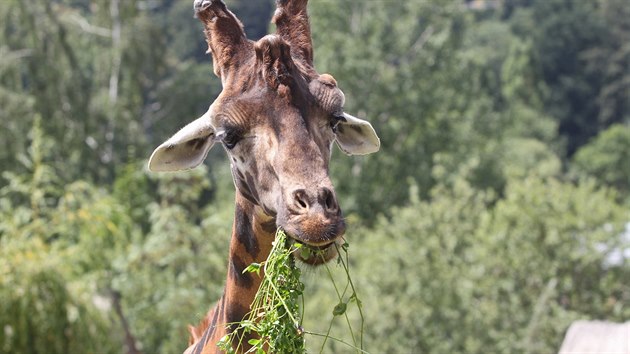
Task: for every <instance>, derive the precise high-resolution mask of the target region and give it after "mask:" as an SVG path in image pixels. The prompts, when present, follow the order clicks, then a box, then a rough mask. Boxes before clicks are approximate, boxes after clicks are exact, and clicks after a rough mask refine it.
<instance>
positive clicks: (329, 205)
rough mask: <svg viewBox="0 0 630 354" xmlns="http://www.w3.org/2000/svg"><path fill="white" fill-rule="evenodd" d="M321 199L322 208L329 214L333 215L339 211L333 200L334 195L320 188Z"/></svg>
mask: <svg viewBox="0 0 630 354" xmlns="http://www.w3.org/2000/svg"><path fill="white" fill-rule="evenodd" d="M321 193H322V199H323V202H324V207H325V208H326V211H327V212H329V213H335V212H337V210H338V209H339V208H338V206H337V200H336V199H335V194H334V193H333V192H332V191H331V190H330V189H328V188H322V191H321Z"/></svg>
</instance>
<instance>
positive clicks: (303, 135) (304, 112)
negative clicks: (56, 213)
mask: <svg viewBox="0 0 630 354" xmlns="http://www.w3.org/2000/svg"><path fill="white" fill-rule="evenodd" d="M277 3H278V9H277V10H276V13H275V15H274V19H273V21H274V22H275V23H276V25H277V28H278V30H277V33H276V34H273V35H268V36H266V37H263V38H262V39H260V40H259V41H257V42H252V41H249V40H247V39H246V37H245V33H244V31H243V27H242V25H241V23H240V22H239V20H238V19H237V18H236V17H235V16H234V15H233V14H232V13H231V12H230V11H229V10H228V9H227V8H226V6H225V4H224V3H223V2H222V1H220V0H196V1H195V3H194V6H195V11H196V15H197V17H198V18H199V19H200V20H201V21H202V22H203V24H204V27H205V34H206V38H207V42H208V47H209V50H208V51H209V52H210V53H212V57H213V66H214V72H215V74H216V75H217V76H219V77H220V78H221V81H222V85H223V91H222V92H221V94H220V95H219V96H218V97H217V98H216V100H215V101H214V102H213V103H212V104H211V105H210V108H209V109H208V111H207V112H206V113H205V114H204V115H202V116H201V117H200V118H198V119H197V120H195V121H193V122H192V123H190V124H188V125H187V126H185V127H184V128H182V129H181V130H180V131H179V132H177V133H176V134H175V135H174V136H173V137H171V138H170V139H168V140H167V141H166V142H164V143H163V144H162V145H160V146H159V147H158V148H157V149H156V150H155V151H154V152H153V155H152V156H151V159H150V161H149V169H150V170H152V171H176V170H183V169H190V168H194V167H196V166H198V165H199V164H201V163H202V162H203V161H204V159H205V157H206V155H207V153H208V151H209V150H210V149H211V148H212V147H213V146H214V145H219V144H220V145H223V147H224V149H225V151H226V152H227V154H228V156H229V158H230V162H231V168H232V176H233V179H234V184H235V186H236V189H237V193H239V194H240V195H241V196H242V197H244V199H246V200H247V201H248V202H250V203H252V204H253V205H255V206H256V210H257V211H258V213H260V214H263V215H264V217H266V218H268V219H269V220H274V221H275V224H276V226H277V227H280V228H282V229H284V230H285V231H286V233H287V234H288V235H290V236H291V237H292V238H294V239H295V240H297V241H299V242H301V243H304V244H305V245H307V246H309V247H311V248H313V249H317V250H324V252H323V253H324V257H323V258H324V259H323V260H322V259H320V258H319V257H317V258H316V257H309V258H308V259H302V260H303V261H305V262H307V263H311V264H318V263H322V262H323V261H324V260H326V261H327V260H330V259H332V258H333V257H334V256H335V255H336V251H335V248H334V247H330V246H332V245H333V244H334V243H335V242H337V241H338V240H339V239H340V237H341V236H342V235H343V234H344V232H345V223H344V219H343V215H342V211H341V208H340V206H339V203H338V200H337V197H336V194H335V190H334V187H333V185H332V182H331V180H330V177H329V174H328V171H329V168H328V167H329V162H330V156H331V149H332V148H333V145H334V144H335V143H336V144H337V146H339V148H340V149H341V150H342V151H344V152H345V153H347V154H368V153H372V152H375V151H377V150H378V149H379V146H380V142H379V139H378V137H377V136H376V133H375V131H374V129H373V128H372V126H371V125H370V123H368V122H367V121H364V120H361V119H359V118H356V117H353V116H351V115H349V114H347V113H345V112H344V109H343V107H344V100H345V98H344V94H343V93H342V91H341V90H340V89H339V87H338V86H337V83H336V81H335V79H334V78H333V77H332V76H330V75H328V74H323V75H320V74H318V73H317V72H316V71H315V69H314V67H313V63H312V60H313V54H312V44H311V38H310V29H309V25H308V17H307V15H306V1H305V0H297V1H295V0H294V1H291V0H278V1H277ZM298 257H300V256H299V255H298Z"/></svg>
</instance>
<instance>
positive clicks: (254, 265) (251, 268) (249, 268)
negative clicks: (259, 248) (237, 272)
mask: <svg viewBox="0 0 630 354" xmlns="http://www.w3.org/2000/svg"><path fill="white" fill-rule="evenodd" d="M246 272H249V273H254V272H255V273H256V274H258V275H260V263H252V264H250V265H248V266H247V268H245V269H244V270H243V273H246Z"/></svg>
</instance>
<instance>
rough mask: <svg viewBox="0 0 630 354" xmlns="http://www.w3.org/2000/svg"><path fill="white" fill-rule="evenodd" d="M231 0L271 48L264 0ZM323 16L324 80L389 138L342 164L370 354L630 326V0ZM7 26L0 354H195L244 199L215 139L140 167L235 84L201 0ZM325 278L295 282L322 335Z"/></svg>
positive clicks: (310, 325) (483, 348) (337, 325)
mask: <svg viewBox="0 0 630 354" xmlns="http://www.w3.org/2000/svg"><path fill="white" fill-rule="evenodd" d="M226 2H227V4H228V6H229V7H230V8H231V9H232V10H233V11H234V12H235V13H236V14H237V15H238V16H239V17H240V19H241V20H242V21H243V22H244V23H245V24H246V30H247V33H248V36H249V37H250V38H253V39H257V38H260V37H261V36H262V35H264V34H265V33H266V32H267V30H268V29H269V19H270V18H271V14H272V12H273V9H274V5H273V3H272V1H271V0H257V1H247V0H238V1H237V0H228V1H226ZM309 10H310V14H311V25H312V29H313V37H314V38H313V39H314V43H315V60H316V61H315V64H316V67H317V69H318V70H319V71H320V72H322V73H323V72H329V73H331V74H333V75H334V76H335V77H336V79H337V80H338V81H339V83H340V87H341V88H342V89H343V90H344V91H345V93H346V98H347V100H346V102H347V103H346V110H347V111H348V112H350V113H353V114H355V115H358V116H359V117H361V118H367V119H368V120H370V121H371V122H372V124H373V125H374V127H375V128H376V130H377V131H378V133H379V135H380V137H381V141H382V149H381V151H380V152H379V153H377V154H374V155H370V156H366V157H346V156H344V155H343V154H341V153H339V151H336V152H335V153H334V156H333V162H332V167H331V169H332V170H331V175H332V178H333V180H334V183H335V185H336V188H337V191H338V194H339V199H340V202H341V204H342V207H343V208H344V211H345V214H346V216H347V217H348V222H349V227H348V233H347V238H348V241H349V243H350V257H351V259H350V263H351V264H350V266H351V272H352V276H353V279H354V281H355V283H356V284H355V285H356V286H357V288H358V291H359V296H360V298H361V299H362V301H363V306H364V312H365V316H366V318H365V320H366V323H365V344H366V349H367V350H368V351H370V352H372V353H555V352H556V351H557V350H558V348H559V346H560V343H561V341H562V338H563V336H564V333H565V331H566V329H567V327H568V326H569V324H570V323H571V322H572V321H574V320H576V319H605V320H610V321H623V320H628V319H630V306H629V304H630V282H629V281H628V279H630V264H629V260H630V236H629V234H630V231H629V230H628V229H626V228H627V227H629V226H626V225H627V223H628V222H630V215H629V210H630V68H629V66H630V6H628V4H627V2H626V1H625V0H486V1H483V0H474V1H465V0H409V1H376V0H369V1H368V0H334V1H333V0H314V1H311V4H310V6H309ZM0 28H1V30H0V122H1V127H2V128H1V129H0V142H2V148H1V149H0V173H1V174H0V352H2V353H129V354H131V353H134V352H137V351H140V352H143V353H180V352H182V351H183V350H184V349H185V348H186V341H187V338H188V334H187V330H186V325H187V324H190V323H194V324H196V323H197V322H198V321H199V320H200V319H201V318H202V316H203V315H204V314H205V312H206V311H207V309H208V308H209V307H210V306H211V305H212V304H213V303H214V301H215V300H216V299H217V298H218V297H219V296H220V294H221V292H222V289H223V284H224V279H225V272H226V264H227V246H228V240H229V236H230V230H231V225H232V213H233V198H234V187H233V185H232V182H231V178H230V175H229V167H228V165H229V163H228V161H226V159H225V156H224V153H223V151H221V149H213V151H212V152H211V154H210V155H209V157H208V159H207V162H206V164H205V166H203V167H202V168H198V169H196V170H194V171H190V172H186V173H179V174H152V173H148V172H147V170H146V167H145V166H146V162H147V158H148V156H149V154H150V153H151V151H152V149H153V148H154V147H155V146H157V145H158V144H159V143H161V142H162V141H163V140H165V139H166V138H168V137H169V136H170V135H171V134H172V133H174V132H175V131H176V130H177V129H178V128H180V127H182V126H183V125H185V124H186V123H187V122H190V121H191V120H193V119H194V118H196V117H198V116H200V115H201V114H202V113H203V112H205V110H206V109H207V107H208V106H209V104H210V103H211V102H212V101H213V99H214V97H216V95H217V94H218V93H219V92H220V90H221V87H220V82H219V80H218V79H217V78H216V77H214V75H213V74H212V67H211V58H210V57H209V56H208V55H206V54H204V52H205V49H206V45H205V41H204V38H203V34H202V28H201V24H200V23H199V21H197V20H195V19H193V12H192V0H186V1H182V0H31V1H23V0H2V1H0ZM624 230H625V231H624ZM624 232H625V235H626V236H625V237H624V236H623V235H624ZM325 278H326V274H325V271H322V270H308V271H306V272H305V274H304V281H305V282H306V283H307V290H306V296H305V298H306V305H305V311H306V323H305V325H304V327H305V328H306V329H308V330H311V331H317V332H325V331H326V329H327V328H328V323H329V322H330V320H331V318H332V317H333V316H332V309H333V307H334V305H335V304H336V303H337V298H336V295H335V294H334V290H333V289H332V288H331V285H330V282H329V281H324V279H325ZM350 319H351V320H352V321H353V322H352V323H353V324H354V326H355V328H357V327H356V326H357V325H358V316H357V313H355V312H351V313H350ZM346 327H347V325H346V323H345V322H344V321H341V320H339V318H337V319H336V320H335V321H334V323H333V329H332V332H331V333H332V334H333V335H334V336H336V337H339V338H342V339H344V340H347V341H351V339H350V337H349V333H348V331H347V329H346ZM307 345H308V347H309V348H310V351H311V352H313V353H317V352H319V351H320V346H321V341H320V339H319V338H317V337H311V336H307ZM323 351H324V352H326V353H346V352H352V351H350V350H348V348H347V347H345V346H343V345H341V344H339V343H338V342H335V341H328V342H327V343H326V345H325V347H324V350H323Z"/></svg>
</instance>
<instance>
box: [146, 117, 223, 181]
mask: <svg viewBox="0 0 630 354" xmlns="http://www.w3.org/2000/svg"><path fill="white" fill-rule="evenodd" d="M215 135H216V134H215V129H214V127H213V126H212V124H211V120H210V110H208V112H207V113H206V114H204V115H203V116H201V118H198V119H197V120H195V121H194V122H192V123H190V124H188V125H187V126H185V127H183V128H182V129H181V130H180V131H178V132H177V133H175V135H173V136H172V137H171V138H170V139H168V140H167V141H165V142H164V143H163V144H162V145H160V146H158V148H157V149H155V151H153V154H151V158H150V159H149V170H150V171H155V172H163V171H180V170H187V169H191V168H195V167H197V166H199V165H200V164H201V163H202V162H203V160H205V159H206V156H207V155H208V151H210V148H211V147H212V145H214V142H215Z"/></svg>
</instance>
